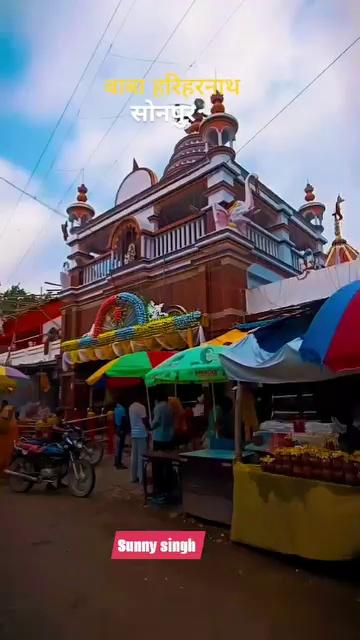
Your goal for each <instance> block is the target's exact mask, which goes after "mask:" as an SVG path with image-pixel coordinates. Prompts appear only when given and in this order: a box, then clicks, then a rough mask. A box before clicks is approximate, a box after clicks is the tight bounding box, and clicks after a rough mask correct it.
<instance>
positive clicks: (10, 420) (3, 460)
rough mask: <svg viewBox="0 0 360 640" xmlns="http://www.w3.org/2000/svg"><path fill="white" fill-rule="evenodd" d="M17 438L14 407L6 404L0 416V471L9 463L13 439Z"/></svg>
mask: <svg viewBox="0 0 360 640" xmlns="http://www.w3.org/2000/svg"><path fill="white" fill-rule="evenodd" d="M17 439H18V425H17V420H16V418H15V409H14V407H11V406H10V405H6V411H5V410H3V411H2V412H1V416H0V472H1V471H3V470H4V469H6V467H7V466H8V465H9V464H10V461H11V455H12V452H13V448H14V440H17Z"/></svg>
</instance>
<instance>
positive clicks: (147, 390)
mask: <svg viewBox="0 0 360 640" xmlns="http://www.w3.org/2000/svg"><path fill="white" fill-rule="evenodd" d="M145 389H146V399H147V406H148V412H149V420H151V407H150V396H149V388H148V387H147V385H145Z"/></svg>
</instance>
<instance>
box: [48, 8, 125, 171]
mask: <svg viewBox="0 0 360 640" xmlns="http://www.w3.org/2000/svg"><path fill="white" fill-rule="evenodd" d="M136 2H137V0H133V2H132V3H131V5H130V7H129V9H128V11H127V12H126V14H125V16H124V18H123V20H122V21H121V24H120V26H119V28H118V30H117V32H116V34H115V36H114V38H113V39H112V41H111V43H110V44H109V46H108V48H107V49H106V51H105V53H104V55H103V57H102V59H101V62H100V64H99V66H98V68H97V69H96V72H95V74H94V76H93V79H92V81H91V82H90V85H89V86H88V88H87V90H86V93H85V95H84V96H83V98H82V100H81V102H80V106H79V108H78V110H77V112H76V116H75V120H74V121H73V122H72V123H71V124H70V126H69V127H68V129H67V130H66V133H65V135H64V137H63V139H62V142H61V145H60V147H59V148H58V150H57V153H56V154H55V157H54V158H53V161H52V163H51V164H50V167H49V168H48V170H47V172H46V174H45V176H44V178H43V181H45V180H46V179H47V177H48V176H49V174H50V173H51V171H52V169H53V167H54V164H55V162H56V160H57V157H58V155H59V153H60V151H61V149H62V148H63V146H64V144H65V141H66V140H67V138H68V137H69V135H70V133H71V131H72V130H73V128H74V126H75V123H76V120H77V119H78V120H80V119H84V118H81V116H80V113H81V109H82V107H83V105H84V104H85V101H86V99H87V97H88V95H89V93H90V91H91V89H92V88H93V86H94V84H95V82H96V79H97V77H98V75H99V72H100V69H101V68H102V66H103V64H104V62H105V60H106V58H107V57H108V56H109V55H110V52H111V49H112V48H113V46H114V42H115V41H116V39H117V37H118V36H119V34H120V32H121V31H122V29H123V27H124V25H125V24H126V21H127V19H128V17H129V15H130V13H131V11H132V10H133V7H134V5H135V4H136ZM115 118H116V116H110V117H109V118H108V117H106V119H109V120H111V119H115Z"/></svg>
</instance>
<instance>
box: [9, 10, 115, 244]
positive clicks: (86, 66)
mask: <svg viewBox="0 0 360 640" xmlns="http://www.w3.org/2000/svg"><path fill="white" fill-rule="evenodd" d="M122 2H123V0H119V2H118V3H117V5H116V8H115V10H114V11H113V13H112V15H111V17H110V19H109V21H108V23H107V25H106V27H105V29H104V31H103V33H102V34H101V36H100V38H99V40H98V42H97V44H96V46H95V48H94V49H93V52H92V54H91V56H90V58H89V60H88V61H87V63H86V65H85V67H84V69H83V71H82V73H81V75H80V78H79V80H78V81H77V83H76V85H75V87H74V89H73V90H72V92H71V95H70V97H69V98H68V100H67V102H66V104H65V106H64V108H63V110H62V112H61V114H60V116H59V118H58V119H57V121H56V123H55V126H54V128H53V130H52V131H51V134H50V136H49V138H48V139H47V141H46V144H45V146H44V148H43V150H42V152H41V153H40V156H39V158H38V159H37V161H36V164H35V166H34V168H33V170H32V172H31V174H30V176H29V178H28V180H27V182H26V185H25V187H24V189H27V188H28V187H29V185H30V182H31V180H32V179H33V177H34V175H35V173H36V171H37V169H38V167H39V165H40V163H41V161H42V159H43V157H44V155H45V153H46V152H47V150H48V148H49V146H50V144H51V142H52V140H53V138H54V136H55V134H56V132H57V130H58V128H59V126H60V124H61V122H62V120H63V117H64V115H65V113H66V111H67V109H68V107H69V105H70V103H71V101H72V99H73V97H74V95H75V93H76V92H77V90H78V88H79V86H80V84H81V82H82V80H83V79H84V77H85V75H86V73H87V70H88V69H89V67H90V65H91V63H92V61H93V59H94V57H95V56H96V54H97V52H98V49H99V47H100V45H101V44H102V42H103V40H104V37H105V35H106V33H107V31H108V29H109V27H110V25H111V23H112V21H113V20H114V18H115V16H116V14H117V12H118V10H119V8H120V5H121V4H122ZM21 199H22V194H20V196H19V198H18V200H17V202H16V204H15V207H14V208H13V209H12V211H11V212H10V213H9V215H8V218H7V221H6V223H5V225H4V227H3V228H2V230H1V232H0V235H2V234H3V233H4V232H5V231H6V229H7V227H8V225H9V222H10V220H11V218H12V216H13V215H14V214H15V212H16V209H17V208H18V206H19V204H20V201H21Z"/></svg>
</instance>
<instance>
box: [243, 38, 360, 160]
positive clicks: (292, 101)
mask: <svg viewBox="0 0 360 640" xmlns="http://www.w3.org/2000/svg"><path fill="white" fill-rule="evenodd" d="M359 40H360V35H359V36H357V38H355V40H353V42H351V43H350V44H349V45H348V46H347V47H346V48H345V49H343V51H341V53H339V55H337V56H336V58H334V59H333V60H332V61H331V62H329V64H328V65H327V66H326V67H324V69H322V71H320V73H318V74H317V75H316V76H315V78H313V79H312V80H311V81H310V82H308V84H306V85H305V87H303V88H302V89H301V91H299V92H298V93H297V94H296V95H295V96H294V97H293V98H292V99H291V100H290V101H289V102H287V103H286V104H285V105H284V106H283V107H282V108H281V109H280V111H278V112H277V113H276V114H275V115H274V116H273V117H272V118H270V120H268V122H266V123H265V124H264V125H263V126H262V127H261V128H260V129H258V131H256V133H254V135H252V136H251V138H249V140H247V141H246V142H244V144H243V145H241V147H239V149H237V150H236V153H239V151H242V150H243V149H245V147H247V146H248V144H250V142H252V141H253V140H255V138H257V136H259V135H260V134H261V133H262V132H263V131H265V129H267V127H269V126H270V125H271V124H272V123H273V122H274V120H276V119H277V118H278V117H279V116H280V115H281V114H282V113H284V111H286V109H288V108H289V107H290V106H291V105H292V104H293V103H294V102H295V100H297V99H298V98H300V96H302V95H303V94H304V93H305V92H306V91H307V90H308V89H310V87H312V85H313V84H315V82H317V80H319V78H321V76H323V75H324V73H326V72H327V71H328V70H329V69H331V67H332V66H333V65H334V64H335V63H336V62H338V60H340V58H342V56H344V55H345V53H347V52H348V51H350V49H351V48H352V47H354V46H355V45H356V44H357V43H358V42H359Z"/></svg>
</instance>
